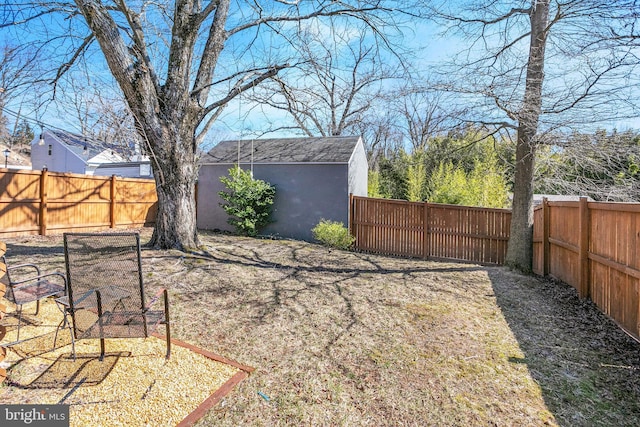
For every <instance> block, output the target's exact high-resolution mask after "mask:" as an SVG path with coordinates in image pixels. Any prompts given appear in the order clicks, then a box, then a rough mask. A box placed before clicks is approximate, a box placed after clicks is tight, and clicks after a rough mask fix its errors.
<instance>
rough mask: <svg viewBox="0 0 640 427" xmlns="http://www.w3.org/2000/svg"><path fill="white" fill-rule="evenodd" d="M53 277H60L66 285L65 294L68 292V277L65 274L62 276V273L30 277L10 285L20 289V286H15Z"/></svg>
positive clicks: (12, 282)
mask: <svg viewBox="0 0 640 427" xmlns="http://www.w3.org/2000/svg"><path fill="white" fill-rule="evenodd" d="M51 276H58V277H60V278H61V279H62V283H63V284H64V287H65V292H66V289H67V277H66V276H65V275H64V274H62V273H58V272H55V273H47V274H40V275H38V276H33V277H29V278H27V279H22V280H17V281H11V284H10V285H11V286H14V287H16V288H19V287H20V286H15V285H22V284H24V283H28V282H33V281H36V280H40V279H42V278H44V277H51Z"/></svg>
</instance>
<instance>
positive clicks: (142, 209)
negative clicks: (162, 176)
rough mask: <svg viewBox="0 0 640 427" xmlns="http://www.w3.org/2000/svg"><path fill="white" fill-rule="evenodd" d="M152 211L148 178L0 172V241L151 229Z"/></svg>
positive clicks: (152, 195) (153, 194)
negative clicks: (147, 227)
mask: <svg viewBox="0 0 640 427" xmlns="http://www.w3.org/2000/svg"><path fill="white" fill-rule="evenodd" d="M156 212H157V195H156V186H155V182H154V181H153V180H150V179H136V178H118V177H115V176H112V177H101V176H92V175H80V174H70V173H57V172H48V171H47V170H43V171H6V170H5V171H4V172H0V237H12V236H21V235H31V234H41V235H46V234H47V233H49V232H54V233H63V232H65V231H91V230H101V229H106V228H117V227H138V226H143V225H151V224H153V223H154V222H155V218H156Z"/></svg>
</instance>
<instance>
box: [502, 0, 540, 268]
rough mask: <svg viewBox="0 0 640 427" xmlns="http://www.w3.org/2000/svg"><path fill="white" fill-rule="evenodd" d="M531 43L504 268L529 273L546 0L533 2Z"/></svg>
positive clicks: (531, 253)
mask: <svg viewBox="0 0 640 427" xmlns="http://www.w3.org/2000/svg"><path fill="white" fill-rule="evenodd" d="M530 20H531V41H530V44H529V62H528V64H527V80H526V86H525V93H524V99H523V102H522V109H521V110H520V112H519V114H518V142H517V147H516V167H515V171H516V172H515V181H514V185H513V209H512V212H513V214H512V218H511V232H510V233H511V235H510V238H509V246H508V248H507V256H506V260H505V262H506V264H507V265H509V266H511V267H514V268H517V269H519V270H522V271H526V272H529V271H531V266H532V260H533V259H532V257H533V167H534V163H535V153H536V144H537V141H536V134H537V132H538V121H539V119H540V113H541V111H542V83H543V80H544V52H545V46H546V42H547V32H548V28H547V26H548V22H549V0H534V2H533V5H532V8H531V12H530Z"/></svg>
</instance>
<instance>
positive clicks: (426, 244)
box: [422, 202, 431, 259]
mask: <svg viewBox="0 0 640 427" xmlns="http://www.w3.org/2000/svg"><path fill="white" fill-rule="evenodd" d="M422 206H423V209H424V215H423V219H422V220H423V221H424V223H423V224H422V227H423V233H422V235H423V242H422V257H423V258H424V259H427V258H429V256H430V255H431V254H430V253H429V248H430V244H429V243H430V242H429V239H431V235H430V233H429V232H430V231H431V230H430V229H429V203H428V202H424V203H423V204H422Z"/></svg>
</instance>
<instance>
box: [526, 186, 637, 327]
mask: <svg viewBox="0 0 640 427" xmlns="http://www.w3.org/2000/svg"><path fill="white" fill-rule="evenodd" d="M533 231H534V239H533V240H534V259H533V268H534V272H536V273H537V274H540V275H545V276H546V275H550V276H552V277H555V278H557V279H559V280H562V281H563V282H566V283H568V284H570V285H571V286H573V287H575V288H576V289H577V290H578V293H579V294H580V296H581V297H583V298H587V297H588V298H591V300H592V301H593V302H594V303H595V304H596V305H597V306H598V307H599V308H600V309H601V310H602V311H603V312H604V313H605V314H607V315H608V316H609V317H611V318H612V319H613V320H615V321H616V322H617V323H618V324H619V325H620V327H622V328H623V329H624V330H625V331H627V332H628V333H630V334H631V335H632V336H634V337H635V338H636V339H640V325H638V321H639V320H640V297H639V295H640V204H629V203H602V202H587V199H586V198H581V199H580V201H579V202H549V201H547V200H544V201H543V203H542V206H539V207H538V208H537V209H536V210H535V212H534V227H533Z"/></svg>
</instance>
